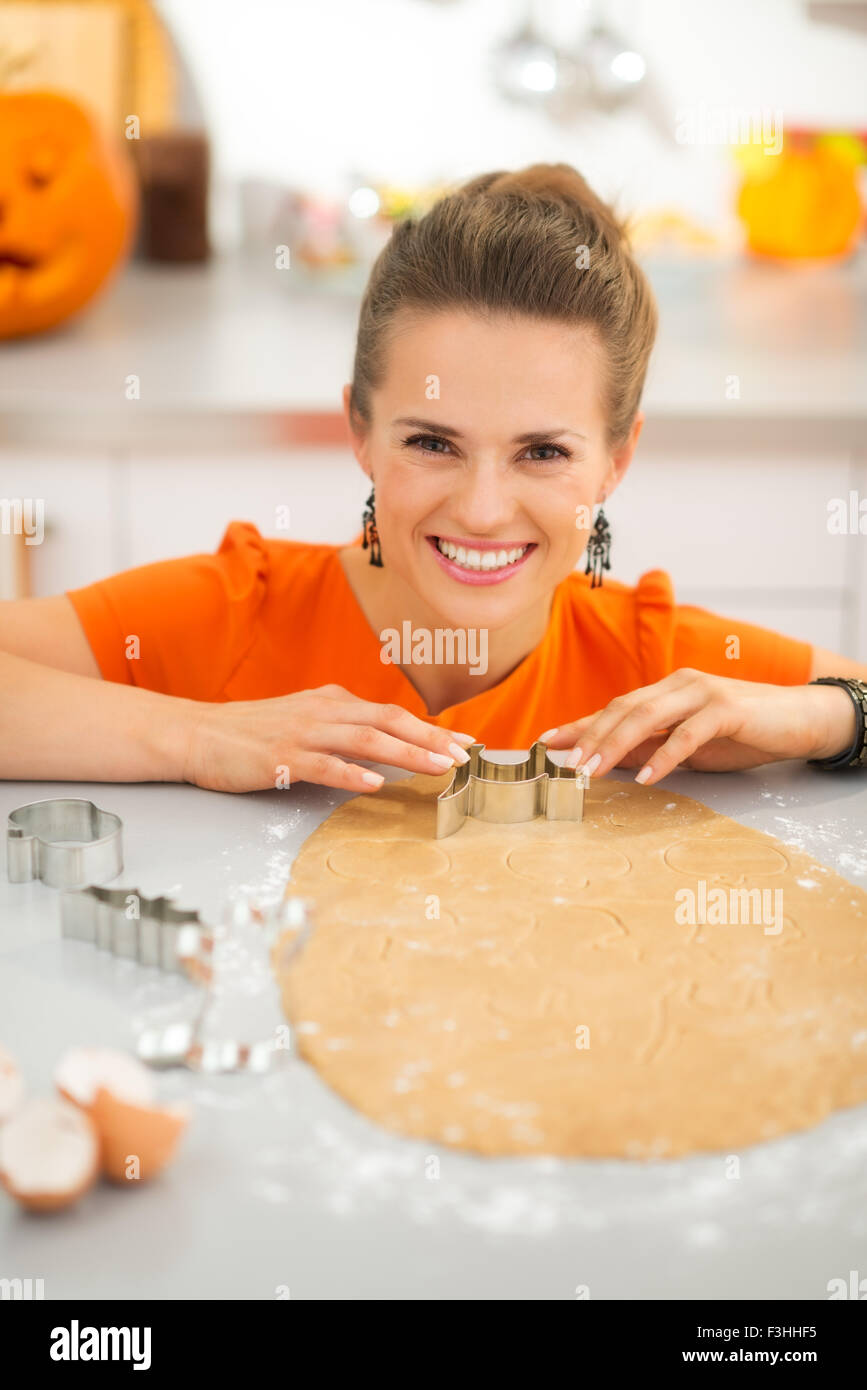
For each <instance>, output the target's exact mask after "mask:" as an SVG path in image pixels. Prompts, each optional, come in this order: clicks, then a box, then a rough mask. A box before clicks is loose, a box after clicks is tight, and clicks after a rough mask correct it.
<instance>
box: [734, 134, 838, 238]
mask: <svg viewBox="0 0 867 1390" xmlns="http://www.w3.org/2000/svg"><path fill="white" fill-rule="evenodd" d="M738 214H739V216H740V217H741V218H742V220H743V221H744V223H745V224H746V228H747V244H748V246H749V247H750V250H751V251H755V252H756V253H757V254H759V255H762V256H775V257H779V258H782V259H786V260H790V259H794V258H802V257H827V256H840V255H844V254H845V253H846V252H848V251H851V250H852V248H853V246H854V244H855V240H856V238H857V235H858V229H859V227H860V225H861V219H862V208H861V199H860V197H859V196H858V184H857V175H856V166H855V165H854V164H853V162H852V161H851V160H848V159H842V158H841V157H840V156H839V155H838V154H837V153H836V152H835V151H834V150H833V149H831V148H829V147H827V146H824V145H821V144H816V145H814V146H813V147H812V148H811V149H804V148H798V147H797V146H796V145H789V143H788V141H787V145H786V148H784V149H783V150H782V152H781V153H780V154H777V155H767V156H765V157H764V167H763V168H762V167H761V166H756V165H754V166H753V168H752V169H751V170H750V172H748V173H747V176H746V178H745V180H744V183H743V186H742V187H741V191H740V196H739V198H738Z"/></svg>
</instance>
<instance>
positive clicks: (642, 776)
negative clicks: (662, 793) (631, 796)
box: [635, 763, 653, 782]
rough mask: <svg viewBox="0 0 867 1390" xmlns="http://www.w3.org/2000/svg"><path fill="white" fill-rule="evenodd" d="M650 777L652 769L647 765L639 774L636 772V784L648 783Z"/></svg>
mask: <svg viewBox="0 0 867 1390" xmlns="http://www.w3.org/2000/svg"><path fill="white" fill-rule="evenodd" d="M652 776H653V768H652V767H651V766H650V763H648V764H647V767H643V768H642V769H641V771H640V772H636V774H635V780H636V782H649V781H650V778H651V777H652Z"/></svg>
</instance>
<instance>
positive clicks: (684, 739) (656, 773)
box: [635, 701, 727, 786]
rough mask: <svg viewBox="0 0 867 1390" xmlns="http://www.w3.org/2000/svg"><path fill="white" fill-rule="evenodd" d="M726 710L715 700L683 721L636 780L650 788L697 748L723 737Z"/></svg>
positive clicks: (646, 764)
mask: <svg viewBox="0 0 867 1390" xmlns="http://www.w3.org/2000/svg"><path fill="white" fill-rule="evenodd" d="M725 714H726V712H725V707H724V706H722V705H721V703H720V702H718V701H714V702H711V704H709V705H705V706H704V708H703V709H700V710H698V712H697V713H696V714H693V715H690V717H689V718H688V719H684V721H683V723H682V724H678V726H677V728H676V729H672V731H671V733H670V734H669V736H668V738H667V739H666V740H665V742H664V743H663V744H661V745H660V746H659V748H657V750H656V752H655V753H653V754H651V758H650V761H649V762H646V763H645V764H644V766H643V767H642V768H641V770H640V771H639V772H638V774H637V776H636V778H635V780H636V782H641V783H643V784H644V785H645V786H653V785H654V783H656V782H658V781H660V779H661V778H663V777H667V776H668V774H669V772H671V771H673V769H674V768H676V767H677V766H678V764H679V763H683V762H685V761H686V760H687V759H688V758H691V757H692V756H693V754H694V753H695V752H696V751H697V749H699V748H701V747H703V746H704V744H706V743H710V742H711V740H712V739H716V738H720V737H724V736H725V734H726V732H727V730H726V727H725V726H726V722H727V721H726V717H725Z"/></svg>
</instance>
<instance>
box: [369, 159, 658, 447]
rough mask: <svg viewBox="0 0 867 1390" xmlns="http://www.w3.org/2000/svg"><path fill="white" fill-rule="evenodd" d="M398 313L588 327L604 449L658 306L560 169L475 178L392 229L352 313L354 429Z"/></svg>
mask: <svg viewBox="0 0 867 1390" xmlns="http://www.w3.org/2000/svg"><path fill="white" fill-rule="evenodd" d="M584 247H586V268H584V269H581V268H579V266H580V261H579V258H578V255H579V248H584ZM406 308H409V309H420V310H422V311H429V312H436V311H438V310H443V309H453V308H462V309H469V310H473V311H479V312H482V313H484V312H501V313H508V314H527V315H529V316H531V317H533V318H541V319H554V320H557V321H559V322H563V323H568V324H575V325H577V324H586V325H590V326H591V327H592V328H593V329H594V330H595V332H596V334H597V335H598V338H599V341H600V343H601V344H602V346H603V347H604V349H605V354H606V362H607V371H606V381H605V388H604V389H605V410H606V417H607V421H608V445H609V447H614V446H616V445H617V444H620V443H622V442H623V441H624V440H625V438H626V436H627V435H628V433H629V430H630V427H631V425H632V422H633V420H634V419H635V415H636V412H637V411H638V406H639V402H640V400H641V392H642V388H643V386H644V378H645V374H646V372H647V364H648V360H649V358H650V352H651V349H652V347H653V341H654V338H655V336H656V324H657V312H656V302H655V300H654V297H653V291H652V290H651V288H650V285H649V284H648V281H647V279H646V277H645V275H644V273H643V271H642V270H641V269H640V267H639V266H638V265H637V263H636V262H635V260H634V259H633V257H632V253H631V250H630V247H629V241H628V236H627V232H626V227H625V225H624V224H623V223H621V222H620V221H619V220H618V218H617V217H616V216H615V214H614V212H613V211H612V209H611V208H610V207H609V206H608V204H607V203H604V202H603V201H602V199H601V198H599V197H598V196H597V194H595V193H594V192H593V190H592V189H591V188H590V187H589V185H588V184H587V183H586V182H585V180H584V179H583V178H582V177H581V175H580V174H579V173H578V171H577V170H576V169H573V168H572V167H571V166H570V165H568V164H533V165H531V166H530V167H529V168H527V169H521V170H518V171H517V172H515V173H504V172H498V173H493V174H483V175H481V176H480V177H479V178H475V179H471V180H470V181H469V182H468V183H466V184H464V185H463V186H462V187H461V188H459V189H457V190H456V191H455V192H454V193H450V194H448V195H446V196H445V197H443V198H440V199H439V201H438V202H436V203H435V204H434V206H433V207H432V208H431V209H430V211H429V212H427V213H426V214H425V215H424V216H423V217H422V218H421V219H420V220H419V221H417V222H416V221H413V220H411V219H407V220H405V221H402V222H399V223H398V224H397V226H396V227H395V229H394V231H393V233H392V236H391V239H390V240H389V242H388V244H387V245H386V246H385V248H384V249H383V250H382V251H381V253H380V255H379V256H378V258H377V260H376V263H375V264H374V266H373V269H372V271H371V274H370V279H369V281H368V284H367V289H366V291H365V294H364V299H363V300H362V304H361V315H360V319H359V325H358V339H357V344H356V351H355V366H354V369H353V377H352V396H351V402H352V411H353V413H354V415H355V416H356V417H357V418H358V419H359V420H360V421H361V422H363V423H369V421H370V393H371V391H372V390H374V389H375V388H376V387H377V386H378V385H380V384H381V382H382V379H383V375H384V371H385V355H386V350H387V347H388V332H389V328H390V325H391V323H392V320H393V319H394V317H395V315H396V314H397V313H398V311H399V310H401V309H406Z"/></svg>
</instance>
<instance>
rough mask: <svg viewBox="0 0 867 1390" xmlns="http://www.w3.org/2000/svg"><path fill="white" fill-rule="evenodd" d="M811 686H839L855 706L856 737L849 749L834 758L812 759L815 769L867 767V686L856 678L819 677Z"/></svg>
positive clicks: (811, 682)
mask: <svg viewBox="0 0 867 1390" xmlns="http://www.w3.org/2000/svg"><path fill="white" fill-rule="evenodd" d="M810 685H839V686H841V687H842V689H843V690H845V691H847V692H848V694H849V695H850V696H851V699H852V703H853V704H854V706H855V737H854V739H853V740H852V743H851V744H850V745H849V747H848V748H846V749H844V750H843V752H842V753H836V754H835V755H834V757H833V758H810V760H809V761H810V764H811V766H813V767H826V768H840V767H867V684H865V682H864V681H859V680H856V678H855V677H854V676H819V677H818V678H817V679H816V680H814V681H810Z"/></svg>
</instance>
